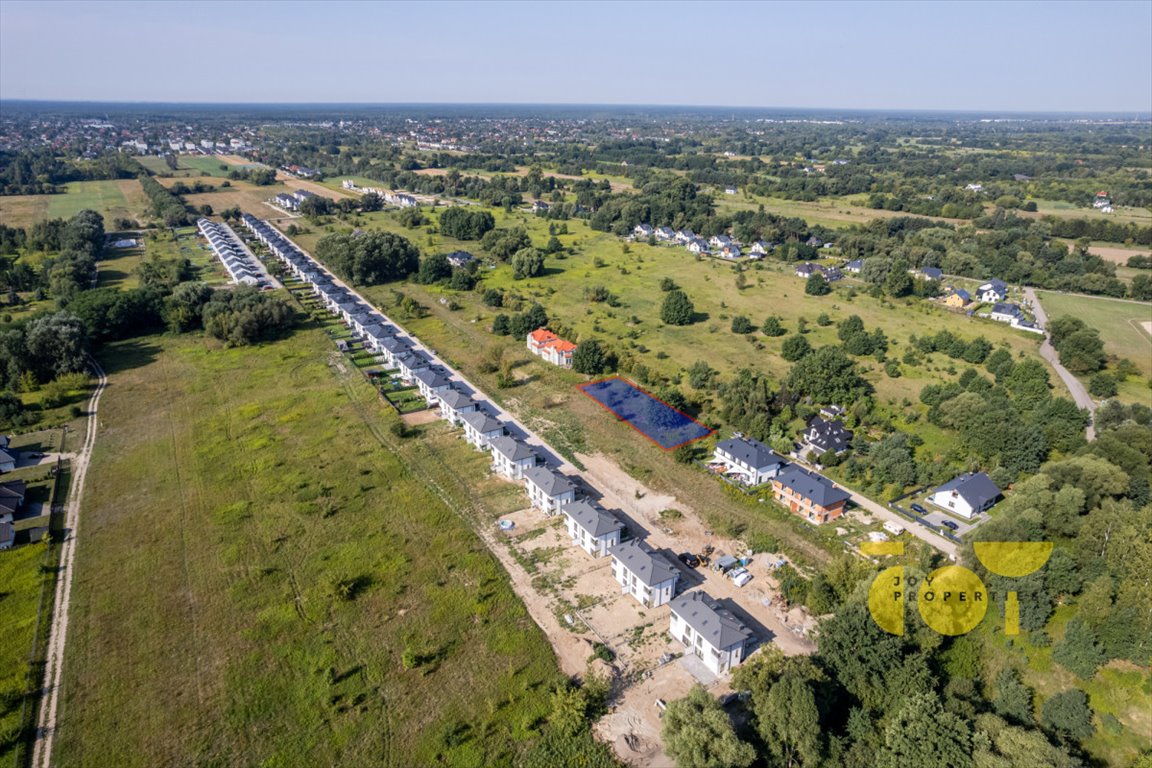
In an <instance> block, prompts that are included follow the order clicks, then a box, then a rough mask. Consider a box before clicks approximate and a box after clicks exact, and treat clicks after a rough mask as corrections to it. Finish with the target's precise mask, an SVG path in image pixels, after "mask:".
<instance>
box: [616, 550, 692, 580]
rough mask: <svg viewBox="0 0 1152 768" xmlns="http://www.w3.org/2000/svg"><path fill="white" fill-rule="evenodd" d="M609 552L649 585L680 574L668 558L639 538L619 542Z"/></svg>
mask: <svg viewBox="0 0 1152 768" xmlns="http://www.w3.org/2000/svg"><path fill="white" fill-rule="evenodd" d="M609 554H611V555H612V557H614V558H616V559H617V560H619V561H620V562H621V563H623V564H624V567H625V568H627V569H628V570H629V571H631V572H632V573H633V574H634V575H635V576H636V578H638V579H640V581H641V583H643V584H645V585H647V586H649V587H654V586H656V585H657V584H662V583H664V582H665V581H668V579H672V578H679V576H680V571H678V570H676V566H674V565H672V563H670V562H668V559H667V558H665V557H664V556H663V555H659V554H656V553H655V552H653V551H652V550H651V549H649V548H648V546H647V545H646V544H643V543H642V542H640V541H639V540H638V539H632V540H631V541H626V542H624V543H623V544H617V545H616V546H614V547H612V549H611V550H609Z"/></svg>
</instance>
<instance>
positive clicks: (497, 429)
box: [460, 411, 504, 450]
mask: <svg viewBox="0 0 1152 768" xmlns="http://www.w3.org/2000/svg"><path fill="white" fill-rule="evenodd" d="M460 422H461V423H462V424H463V425H464V439H465V440H467V441H468V442H469V443H471V444H472V445H474V446H476V447H477V448H481V449H483V450H487V449H488V443H489V442H490V441H492V440H494V439H495V438H497V437H500V436H501V435H503V434H504V425H503V424H502V423H500V422H499V421H497V420H496V419H494V418H492V417H491V416H489V415H488V414H486V413H483V412H482V411H473V412H472V413H464V414H461V415H460Z"/></svg>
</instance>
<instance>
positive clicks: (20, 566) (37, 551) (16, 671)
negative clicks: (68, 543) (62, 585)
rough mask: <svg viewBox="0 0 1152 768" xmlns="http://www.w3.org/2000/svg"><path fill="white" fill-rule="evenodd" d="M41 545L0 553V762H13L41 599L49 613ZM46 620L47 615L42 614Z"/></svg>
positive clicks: (45, 553) (47, 553)
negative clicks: (1, 616)
mask: <svg viewBox="0 0 1152 768" xmlns="http://www.w3.org/2000/svg"><path fill="white" fill-rule="evenodd" d="M54 554H55V553H52V552H50V551H49V550H48V549H47V547H46V545H43V544H28V545H22V546H19V547H15V548H13V549H11V550H8V551H6V552H0V585H2V586H0V610H2V611H3V612H4V621H0V760H5V761H7V760H8V758H13V759H14V757H15V751H14V750H15V746H16V740H17V735H18V734H19V732H20V729H21V727H22V722H23V720H24V718H26V717H27V711H26V710H25V706H26V698H25V696H24V693H25V692H26V691H28V690H30V689H31V688H33V687H35V683H33V681H31V680H30V679H29V672H30V669H29V660H30V659H31V658H32V657H33V647H32V645H33V642H34V640H35V635H36V620H37V614H38V611H39V607H40V601H41V597H42V596H43V597H44V599H45V601H46V603H47V605H46V606H45V610H48V609H50V608H51V597H52V596H51V593H45V589H44V587H45V584H46V583H47V584H49V585H50V584H51V581H50V580H49V579H48V578H47V577H46V575H45V573H44V572H43V571H42V570H41V566H42V565H47V564H49V563H50V562H54V560H52V561H50V560H49V557H54ZM48 615H50V614H48Z"/></svg>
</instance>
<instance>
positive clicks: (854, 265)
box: [844, 259, 864, 275]
mask: <svg viewBox="0 0 1152 768" xmlns="http://www.w3.org/2000/svg"><path fill="white" fill-rule="evenodd" d="M863 269H864V259H853V260H852V261H850V262H848V263H847V264H845V265H844V271H845V272H851V273H852V274H854V275H858V274H860V271H861V270H863Z"/></svg>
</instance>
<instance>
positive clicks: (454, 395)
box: [440, 389, 477, 411]
mask: <svg viewBox="0 0 1152 768" xmlns="http://www.w3.org/2000/svg"><path fill="white" fill-rule="evenodd" d="M440 402H442V403H444V404H445V405H447V406H448V407H449V408H451V409H452V410H455V411H458V410H460V409H461V408H467V407H468V406H469V405H477V403H476V401H475V400H473V399H472V395H466V394H464V393H463V392H461V391H460V390H458V389H450V390H448V391H447V392H445V393H444V394H442V395H440Z"/></svg>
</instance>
